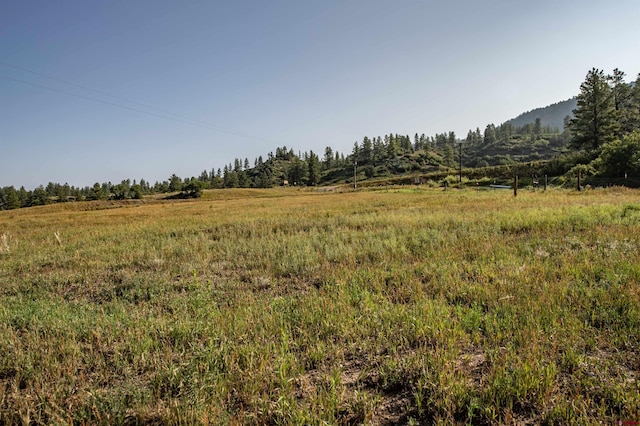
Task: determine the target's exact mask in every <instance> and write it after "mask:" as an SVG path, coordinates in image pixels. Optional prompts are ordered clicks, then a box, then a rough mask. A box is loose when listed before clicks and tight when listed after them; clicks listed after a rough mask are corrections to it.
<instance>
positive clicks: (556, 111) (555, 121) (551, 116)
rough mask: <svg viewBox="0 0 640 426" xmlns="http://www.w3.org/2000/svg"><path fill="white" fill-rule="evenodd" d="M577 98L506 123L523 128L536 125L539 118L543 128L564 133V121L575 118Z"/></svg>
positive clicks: (537, 110) (530, 112)
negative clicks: (531, 124)
mask: <svg viewBox="0 0 640 426" xmlns="http://www.w3.org/2000/svg"><path fill="white" fill-rule="evenodd" d="M576 106H577V101H576V98H575V97H574V98H571V99H567V100H566V101H562V102H558V103H555V104H552V105H549V106H546V107H543V108H536V109H533V110H531V111H528V112H525V113H522V114H520V115H519V116H517V117H516V118H512V119H511V120H509V121H507V122H506V123H508V124H511V125H512V126H514V127H521V126H524V125H525V124H529V123H534V122H535V121H536V118H539V119H540V121H541V124H542V126H543V127H545V126H549V127H550V128H552V129H558V131H562V129H563V128H564V119H565V117H567V116H570V117H573V110H574V109H576Z"/></svg>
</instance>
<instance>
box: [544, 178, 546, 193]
mask: <svg viewBox="0 0 640 426" xmlns="http://www.w3.org/2000/svg"><path fill="white" fill-rule="evenodd" d="M544 191H545V192H546V191H547V175H544Z"/></svg>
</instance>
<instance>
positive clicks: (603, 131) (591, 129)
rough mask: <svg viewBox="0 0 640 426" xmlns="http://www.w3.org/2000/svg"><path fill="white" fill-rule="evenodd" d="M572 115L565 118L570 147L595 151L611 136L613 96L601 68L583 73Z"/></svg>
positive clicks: (613, 130)
mask: <svg viewBox="0 0 640 426" xmlns="http://www.w3.org/2000/svg"><path fill="white" fill-rule="evenodd" d="M573 115H574V117H573V119H572V120H570V122H569V126H570V128H571V134H572V140H571V145H572V147H573V148H576V149H586V150H589V151H597V150H599V149H600V147H601V146H602V145H603V144H605V143H607V142H611V141H612V140H614V139H615V137H616V133H617V131H618V128H619V126H618V121H617V119H616V110H615V103H614V96H613V93H612V90H611V87H609V84H608V83H607V77H606V76H605V75H604V72H602V70H599V69H596V68H592V69H591V70H590V71H589V72H588V73H587V77H586V79H585V81H584V82H583V83H582V84H581V85H580V94H579V95H578V105H577V107H576V109H575V110H574V111H573Z"/></svg>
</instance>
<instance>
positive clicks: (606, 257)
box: [0, 189, 640, 424]
mask: <svg viewBox="0 0 640 426" xmlns="http://www.w3.org/2000/svg"><path fill="white" fill-rule="evenodd" d="M637 195H638V193H637V192H634V191H630V190H597V191H587V192H585V193H581V194H578V193H573V192H565V191H548V192H546V193H542V192H537V193H526V192H522V193H521V194H519V195H518V197H517V198H513V197H512V196H511V195H510V194H507V193H502V192H495V193H492V192H476V191H471V190H465V191H447V192H443V191H439V190H412V191H408V192H407V191H403V192H400V191H397V192H396V191H394V190H390V191H370V192H367V191H363V192H359V193H344V194H327V193H322V194H321V193H309V192H305V191H297V190H280V189H278V190H273V191H258V190H255V191H247V190H244V191H238V192H236V191H212V192H209V193H207V194H206V196H205V198H204V200H198V201H186V202H175V203H162V202H156V201H153V202H148V203H145V204H137V205H118V204H115V203H113V204H107V203H103V204H96V203H86V204H80V203H74V204H73V205H68V206H65V205H57V206H47V207H42V208H33V209H24V210H19V211H11V212H1V213H0V235H7V240H6V244H5V246H6V247H8V248H6V247H5V246H3V245H2V244H0V247H5V248H6V249H2V250H0V423H7V424H13V423H37V424H52V423H54V424H55V423H97V424H113V423H169V424H178V423H214V424H220V423H223V424H224V423H235V422H240V423H259V424H263V423H285V424H304V423H313V424H317V423H323V422H324V423H329V424H357V423H367V424H392V423H440V424H450V423H461V424H463V423H472V424H478V423H481V424H482V423H484V424H486V423H509V422H512V423H517V422H530V423H546V424H567V423H574V424H583V423H595V422H612V421H614V420H618V419H620V420H637V419H638V418H639V417H640V397H639V396H638V395H640V393H639V391H640V385H639V382H638V378H637V373H638V366H639V365H640V353H639V349H638V348H639V347H640V303H639V302H640V290H639V286H638V284H639V281H640V262H638V260H639V256H638V255H639V248H638V247H639V239H640V234H639V233H638V231H637V226H638V222H639V221H640V214H639V213H638V211H640V208H638V207H637V206H638V204H637V202H636V200H637ZM3 241H4V240H3ZM0 243H1V241H0ZM9 248H10V250H9Z"/></svg>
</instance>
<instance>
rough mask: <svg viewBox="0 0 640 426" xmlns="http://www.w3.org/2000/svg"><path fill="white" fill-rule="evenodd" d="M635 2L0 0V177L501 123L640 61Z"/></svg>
mask: <svg viewBox="0 0 640 426" xmlns="http://www.w3.org/2000/svg"><path fill="white" fill-rule="evenodd" d="M639 17H640V2H638V1H637V0H553V1H552V0H538V1H535V2H534V1H520V0H508V1H507V0H485V1H477V0H449V1H445V0H433V1H430V0H422V1H419V0H395V1H390V0H389V1H383V0H322V1H320V0H317V1H294V0H271V1H258V0H233V1H231V0H229V1H213V0H207V1H205V0H182V1H177V0H171V1H169V0H111V1H103V0H97V1H90V2H89V1H79V0H77V1H70V0H63V1H57V2H52V1H44V0H6V1H3V2H1V3H0V159H1V161H0V187H3V186H9V185H14V186H16V187H20V186H22V185H24V186H25V187H26V188H27V189H33V188H34V187H36V186H37V185H40V184H43V185H46V184H47V182H50V181H51V182H59V183H65V182H67V183H69V184H70V185H75V186H88V185H92V184H93V183H94V182H106V181H111V182H113V183H119V182H120V181H121V180H122V179H125V178H131V179H137V180H139V179H140V178H144V179H146V180H149V181H151V182H152V183H153V182H154V181H156V180H160V181H161V180H165V179H167V178H168V177H169V176H170V175H171V174H172V173H175V174H177V175H179V176H181V177H189V176H198V175H199V174H200V173H201V172H202V170H205V169H206V170H211V169H212V168H215V169H217V168H222V167H223V166H224V165H225V164H228V163H229V162H232V161H233V159H234V158H242V159H244V158H245V157H248V158H249V161H250V163H251V164H253V161H254V159H255V158H256V157H257V156H258V155H262V156H263V157H266V155H267V153H268V152H270V151H275V149H276V147H280V146H287V147H289V148H293V149H294V150H295V151H296V152H298V151H308V150H313V151H314V152H316V153H318V154H319V155H320V156H322V154H323V152H324V148H325V147H326V146H331V147H333V148H334V149H335V150H338V151H340V152H343V153H344V154H345V155H346V154H349V153H350V152H351V149H352V147H353V144H354V142H355V141H362V138H363V137H364V136H370V137H373V136H382V135H384V134H388V133H399V134H409V135H411V136H413V135H414V134H415V133H416V132H417V133H419V134H421V133H425V134H426V135H428V136H431V135H433V134H435V133H442V132H447V131H455V132H456V134H457V135H458V136H459V137H465V136H466V133H467V131H468V130H469V129H475V128H476V127H480V129H481V130H483V129H484V127H485V126H486V125H487V124H488V123H495V124H500V123H502V122H504V121H506V120H508V119H510V118H513V117H515V116H517V115H518V114H520V113H522V112H525V111H528V110H531V109H534V108H537V107H542V106H546V105H549V104H551V103H555V102H558V101H562V100H565V99H568V98H570V97H572V96H574V95H576V94H577V93H578V91H579V85H580V83H581V82H582V81H583V80H584V77H585V75H586V73H587V71H588V70H590V69H591V68H593V67H595V68H599V69H603V70H604V71H605V72H607V73H610V72H611V71H612V70H613V68H620V69H621V70H623V71H625V72H626V73H627V78H628V80H632V79H633V80H634V79H635V78H636V76H637V75H638V73H639V72H640V25H638V18H639Z"/></svg>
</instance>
